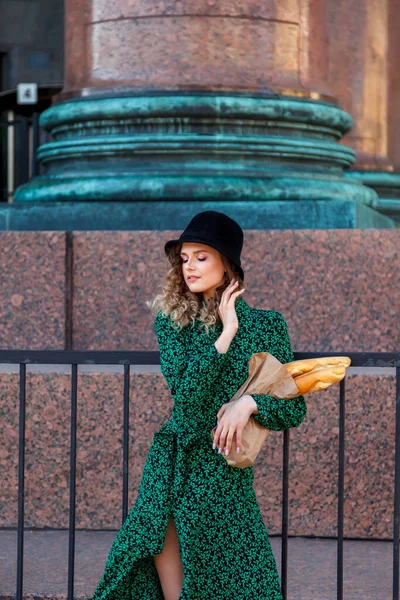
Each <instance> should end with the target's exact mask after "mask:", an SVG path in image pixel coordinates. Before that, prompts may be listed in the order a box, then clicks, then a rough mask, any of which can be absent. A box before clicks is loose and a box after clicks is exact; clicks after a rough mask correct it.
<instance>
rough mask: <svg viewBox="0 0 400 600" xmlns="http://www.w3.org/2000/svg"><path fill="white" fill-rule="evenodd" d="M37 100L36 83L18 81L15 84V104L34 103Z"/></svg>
mask: <svg viewBox="0 0 400 600" xmlns="http://www.w3.org/2000/svg"><path fill="white" fill-rule="evenodd" d="M37 101H38V86H37V83H19V84H18V85H17V104H36V103H37Z"/></svg>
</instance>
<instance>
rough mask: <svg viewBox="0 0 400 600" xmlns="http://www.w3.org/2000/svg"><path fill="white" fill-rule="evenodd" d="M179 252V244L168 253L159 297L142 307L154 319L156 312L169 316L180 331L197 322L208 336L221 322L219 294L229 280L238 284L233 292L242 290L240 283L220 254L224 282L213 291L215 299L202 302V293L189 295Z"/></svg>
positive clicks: (220, 294) (240, 280) (239, 279)
mask: <svg viewBox="0 0 400 600" xmlns="http://www.w3.org/2000/svg"><path fill="white" fill-rule="evenodd" d="M181 248H182V243H178V244H175V245H174V246H173V247H172V248H171V250H170V251H169V254H168V258H169V261H170V263H171V267H170V269H169V270H168V271H167V273H166V275H165V279H164V282H163V284H162V290H161V293H159V294H157V295H156V296H155V297H154V298H153V299H152V300H147V301H146V302H145V304H146V306H147V307H148V308H150V310H151V312H152V314H153V315H156V314H157V313H158V312H159V311H162V312H163V313H164V314H166V315H168V316H169V317H170V318H171V320H172V321H173V322H174V323H175V324H176V326H177V327H178V328H179V329H181V328H182V327H186V325H189V324H190V323H192V324H194V322H195V319H196V318H198V319H199V321H200V323H202V325H203V327H204V329H205V331H206V333H207V334H208V333H209V332H210V330H211V329H214V328H215V325H216V324H217V323H219V322H220V321H221V317H220V316H219V313H218V306H219V302H220V300H221V296H222V293H223V292H224V290H225V289H226V288H227V287H228V285H229V283H230V282H231V280H232V278H235V281H238V282H239V284H238V286H237V288H236V291H237V290H239V289H242V287H243V280H242V278H241V277H240V275H239V273H238V271H237V269H236V266H235V265H234V264H233V262H232V261H231V260H230V259H229V258H228V257H227V256H225V255H224V254H222V252H220V253H219V254H220V256H221V260H222V262H223V265H224V267H225V273H224V281H223V283H222V284H221V285H220V286H219V287H218V288H216V289H215V296H214V298H213V299H211V300H210V301H209V302H204V300H203V295H202V293H201V292H200V293H196V292H191V291H190V289H189V288H188V286H187V284H186V282H185V279H184V277H183V272H182V257H181V255H180V252H181Z"/></svg>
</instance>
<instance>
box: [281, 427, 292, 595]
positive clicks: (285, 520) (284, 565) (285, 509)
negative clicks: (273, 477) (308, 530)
mask: <svg viewBox="0 0 400 600" xmlns="http://www.w3.org/2000/svg"><path fill="white" fill-rule="evenodd" d="M289 440H290V430H289V429H285V430H284V431H283V482H282V483H283V485H282V546H281V590H282V596H283V600H287V581H288V535H289Z"/></svg>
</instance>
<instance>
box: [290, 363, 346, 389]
mask: <svg viewBox="0 0 400 600" xmlns="http://www.w3.org/2000/svg"><path fill="white" fill-rule="evenodd" d="M345 374H346V367H345V366H343V365H338V366H326V367H323V366H319V367H316V368H314V369H313V370H312V371H310V372H309V373H304V374H303V375H299V376H298V377H294V381H295V383H296V385H297V387H298V388H299V393H300V394H310V393H311V392H318V391H320V390H325V389H326V388H327V387H329V386H331V385H333V384H334V383H338V382H339V381H341V380H342V379H343V378H344V376H345Z"/></svg>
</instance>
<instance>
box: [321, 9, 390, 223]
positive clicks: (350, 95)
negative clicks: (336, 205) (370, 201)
mask: <svg viewBox="0 0 400 600" xmlns="http://www.w3.org/2000/svg"><path fill="white" fill-rule="evenodd" d="M395 4H397V8H396V7H395ZM398 15H399V10H398V3H397V2H396V0H330V2H329V23H330V48H331V53H330V81H331V85H332V88H333V89H334V90H335V94H336V95H337V98H338V99H339V101H340V103H341V105H342V106H343V108H344V109H345V110H346V111H348V112H349V113H350V114H351V115H352V117H353V122H354V124H353V128H352V130H351V131H350V132H349V133H347V134H346V135H345V136H344V138H343V142H344V143H345V144H348V145H349V146H351V147H352V148H353V149H354V150H355V152H356V161H355V164H354V166H353V167H352V169H351V170H350V171H349V172H348V176H349V178H351V180H352V181H354V180H358V181H362V182H363V183H364V184H366V185H368V186H371V187H372V188H374V189H375V190H376V191H377V193H378V195H379V201H378V204H377V206H376V208H377V210H379V211H380V212H381V213H382V214H385V215H387V216H390V217H392V218H393V219H394V220H397V221H399V218H400V202H399V200H400V177H399V173H398V172H397V173H396V172H395V171H396V164H395V163H396V160H397V165H398V164H399V145H400V143H399V134H400V130H399V126H398V122H399V118H400V103H399V89H400V87H399V76H398V71H399V67H400V58H399V56H400V52H399V50H400V46H399V35H400V25H399V23H400V20H399V16H398ZM397 168H398V167H397Z"/></svg>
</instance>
